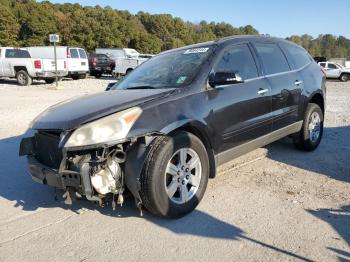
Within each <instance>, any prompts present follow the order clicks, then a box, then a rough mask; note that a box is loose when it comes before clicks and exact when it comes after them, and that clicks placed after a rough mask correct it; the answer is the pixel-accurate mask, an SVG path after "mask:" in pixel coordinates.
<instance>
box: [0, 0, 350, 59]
mask: <svg viewBox="0 0 350 262" xmlns="http://www.w3.org/2000/svg"><path fill="white" fill-rule="evenodd" d="M51 33H58V34H59V35H60V37H61V42H60V44H61V45H71V46H79V47H83V48H85V49H86V50H87V51H89V52H93V51H94V49H95V48H96V47H130V48H135V49H137V50H138V51H139V52H142V53H159V52H161V51H164V50H168V49H171V48H176V47H181V46H184V45H189V44H193V43H199V42H205V41H210V40H215V39H219V38H223V37H226V36H231V35H247V34H250V35H252V34H253V35H254V34H258V33H259V32H258V31H257V30H256V29H255V28H254V27H252V26H251V25H247V26H242V27H234V26H232V25H231V24H228V23H224V22H221V23H215V22H210V23H208V22H206V21H201V22H200V23H191V22H186V21H183V20H182V19H181V18H178V17H173V16H171V15H168V14H157V15H152V14H149V13H145V12H139V13H137V14H136V15H133V14H131V13H129V12H128V11H120V10H115V9H112V8H111V7H104V8H102V7H100V6H95V7H89V6H81V5H79V4H71V3H66V4H53V3H50V2H48V1H46V2H40V3H39V2H36V1H33V0H20V1H14V0H0V46H36V45H37V46H41V45H49V44H50V43H49V39H48V35H49V34H51ZM288 39H289V40H291V41H293V42H295V43H297V44H300V45H302V46H303V47H304V48H306V49H307V50H308V51H309V52H310V53H311V54H312V55H313V56H325V57H328V58H330V57H346V58H350V40H349V39H347V38H345V37H343V36H339V37H336V36H333V35H330V34H326V35H320V36H318V37H317V38H313V37H312V36H309V35H302V36H291V37H289V38H288Z"/></svg>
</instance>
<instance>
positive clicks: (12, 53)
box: [5, 49, 30, 58]
mask: <svg viewBox="0 0 350 262" xmlns="http://www.w3.org/2000/svg"><path fill="white" fill-rule="evenodd" d="M5 57H6V58H30V54H29V52H28V51H27V50H22V49H6V52H5Z"/></svg>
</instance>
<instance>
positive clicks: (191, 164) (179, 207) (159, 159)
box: [140, 132, 209, 218]
mask: <svg viewBox="0 0 350 262" xmlns="http://www.w3.org/2000/svg"><path fill="white" fill-rule="evenodd" d="M208 177H209V160H208V155H207V151H206V149H205V147H204V145H203V143H202V142H201V140H200V139H199V138H197V137H196V136H194V135H192V134H191V133H187V132H179V133H177V134H176V135H174V136H173V137H168V136H164V137H157V138H155V140H154V141H153V142H152V144H151V145H150V150H149V153H148V156H147V159H146V162H145V166H144V169H143V172H142V174H141V179H140V181H141V192H140V193H141V198H142V202H143V204H144V206H145V208H146V209H147V210H148V211H150V212H151V213H153V214H155V215H158V216H163V217H169V218H174V217H181V216H184V215H186V214H188V213H189V212H191V211H192V210H194V209H195V208H196V206H197V205H198V204H199V202H200V201H201V199H202V197H203V195H204V192H205V190H206V187H207V183H208Z"/></svg>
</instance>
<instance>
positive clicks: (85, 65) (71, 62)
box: [29, 46, 89, 80]
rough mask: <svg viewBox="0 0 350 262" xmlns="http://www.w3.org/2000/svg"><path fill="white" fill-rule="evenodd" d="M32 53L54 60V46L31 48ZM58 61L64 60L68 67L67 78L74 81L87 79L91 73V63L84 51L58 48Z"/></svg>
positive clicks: (68, 47) (75, 48) (72, 48)
mask: <svg viewBox="0 0 350 262" xmlns="http://www.w3.org/2000/svg"><path fill="white" fill-rule="evenodd" d="M29 49H30V52H31V53H33V54H35V56H36V57H45V58H46V57H47V58H50V59H54V47H53V46H38V47H30V48H29ZM56 53H57V58H58V59H64V60H65V61H66V67H67V71H68V74H67V77H69V78H72V79H74V80H77V79H83V78H86V76H87V74H88V73H89V62H88V58H87V55H86V52H85V50H84V49H82V48H79V47H71V46H57V47H56Z"/></svg>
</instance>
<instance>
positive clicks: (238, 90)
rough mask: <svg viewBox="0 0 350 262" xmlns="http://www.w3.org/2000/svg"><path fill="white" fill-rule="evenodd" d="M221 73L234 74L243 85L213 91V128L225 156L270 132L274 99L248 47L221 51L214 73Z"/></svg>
mask: <svg viewBox="0 0 350 262" xmlns="http://www.w3.org/2000/svg"><path fill="white" fill-rule="evenodd" d="M218 72H234V73H235V74H236V75H239V76H240V77H241V78H242V79H243V81H244V82H243V83H235V84H229V85H222V86H220V85H219V86H216V87H215V90H213V91H211V93H212V96H213V99H211V103H212V108H213V117H212V118H211V120H210V125H212V126H213V129H214V130H216V133H217V135H218V137H219V138H220V141H218V145H219V148H218V151H219V152H223V151H227V150H229V149H231V148H233V147H235V146H238V145H241V144H244V143H247V142H250V141H252V140H254V139H256V138H258V137H261V136H263V135H265V134H268V133H269V132H270V131H271V127H272V126H271V96H270V89H269V86H268V84H267V83H266V81H265V79H263V78H262V77H260V76H259V72H258V68H257V64H256V60H255V58H254V56H253V55H252V52H251V48H250V46H249V45H248V44H236V45H231V46H228V47H226V48H225V49H224V50H222V51H221V52H220V53H219V54H218V58H217V60H216V62H215V63H214V66H213V69H212V72H211V73H212V74H215V73H218Z"/></svg>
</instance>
